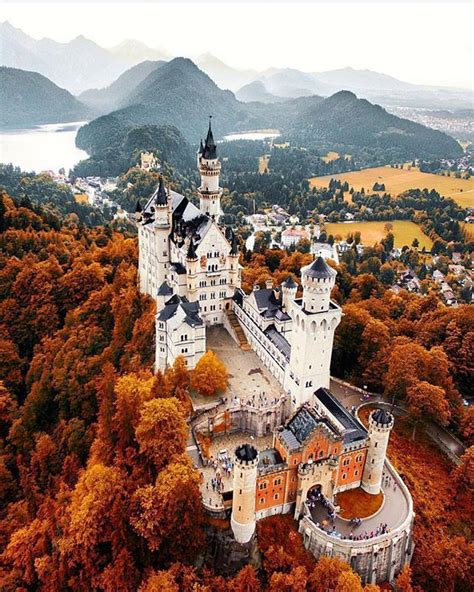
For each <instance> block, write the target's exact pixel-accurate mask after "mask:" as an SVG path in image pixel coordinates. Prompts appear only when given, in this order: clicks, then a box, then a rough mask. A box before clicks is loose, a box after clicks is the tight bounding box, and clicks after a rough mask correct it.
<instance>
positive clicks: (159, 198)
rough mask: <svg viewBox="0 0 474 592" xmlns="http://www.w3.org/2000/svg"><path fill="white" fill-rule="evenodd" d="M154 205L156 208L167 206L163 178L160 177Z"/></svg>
mask: <svg viewBox="0 0 474 592" xmlns="http://www.w3.org/2000/svg"><path fill="white" fill-rule="evenodd" d="M155 203H156V205H158V206H166V205H167V204H168V197H167V195H166V189H165V184H164V181H163V177H161V176H160V184H159V185H158V191H157V192H156V195H155Z"/></svg>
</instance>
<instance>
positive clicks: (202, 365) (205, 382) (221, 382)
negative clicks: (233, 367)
mask: <svg viewBox="0 0 474 592" xmlns="http://www.w3.org/2000/svg"><path fill="white" fill-rule="evenodd" d="M191 387H192V388H193V389H195V390H196V391H198V392H199V393H201V394H202V395H206V396H208V397H211V396H214V395H215V394H216V393H217V392H219V391H224V390H225V389H226V388H227V369H226V367H225V365H224V363H223V362H222V361H221V360H220V359H219V358H218V357H217V356H216V354H215V353H214V352H213V351H211V350H209V351H207V352H206V353H205V354H204V355H203V356H202V357H201V359H200V360H199V362H198V363H197V364H196V367H195V368H194V370H193V373H192V377H191Z"/></svg>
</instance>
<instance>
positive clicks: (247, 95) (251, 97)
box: [235, 80, 286, 103]
mask: <svg viewBox="0 0 474 592" xmlns="http://www.w3.org/2000/svg"><path fill="white" fill-rule="evenodd" d="M235 96H236V98H237V99H238V100H239V101H242V102H243V103H252V102H254V101H257V102H260V103H280V102H281V101H285V100H286V99H285V97H277V96H275V95H272V94H271V93H269V92H268V91H267V89H266V88H265V85H264V84H263V82H262V81H261V80H254V81H253V82H250V83H249V84H246V85H245V86H243V87H242V88H240V89H239V90H238V91H237V92H236V93H235Z"/></svg>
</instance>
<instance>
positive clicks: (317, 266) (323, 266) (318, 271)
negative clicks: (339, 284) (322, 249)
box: [303, 256, 337, 280]
mask: <svg viewBox="0 0 474 592" xmlns="http://www.w3.org/2000/svg"><path fill="white" fill-rule="evenodd" d="M303 273H304V275H307V276H309V277H313V278H316V279H318V280H319V279H326V278H327V279H329V278H333V277H335V276H336V275H337V271H336V270H335V269H333V268H332V267H330V266H329V265H328V264H327V263H326V261H325V260H324V259H323V257H321V256H319V257H318V258H317V259H315V260H314V261H313V263H311V265H310V266H309V267H307V268H306V269H305V270H304V272H303Z"/></svg>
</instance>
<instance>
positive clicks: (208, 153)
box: [202, 115, 217, 160]
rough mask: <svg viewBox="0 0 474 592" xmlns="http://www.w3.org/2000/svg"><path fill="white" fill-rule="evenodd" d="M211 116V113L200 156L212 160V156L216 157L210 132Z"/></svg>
mask: <svg viewBox="0 0 474 592" xmlns="http://www.w3.org/2000/svg"><path fill="white" fill-rule="evenodd" d="M211 118H212V115H211V116H210V117H209V129H208V130H207V136H206V143H205V144H204V149H203V152H202V157H203V158H205V159H206V160H213V159H214V158H217V146H216V143H215V142H214V136H213V134H212V127H211Z"/></svg>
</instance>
